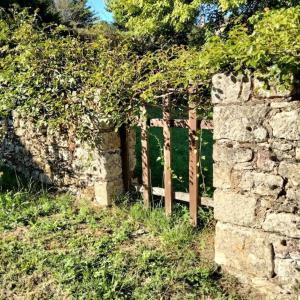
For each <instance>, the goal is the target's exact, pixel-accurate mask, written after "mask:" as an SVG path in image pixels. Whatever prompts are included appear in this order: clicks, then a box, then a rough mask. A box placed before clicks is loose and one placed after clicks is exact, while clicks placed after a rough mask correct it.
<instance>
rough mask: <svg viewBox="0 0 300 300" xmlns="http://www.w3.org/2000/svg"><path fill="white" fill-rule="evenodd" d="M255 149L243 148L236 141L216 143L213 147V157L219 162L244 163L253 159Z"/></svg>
mask: <svg viewBox="0 0 300 300" xmlns="http://www.w3.org/2000/svg"><path fill="white" fill-rule="evenodd" d="M252 157H253V151H252V150H251V149H249V148H241V147H239V146H238V144H234V143H226V144H225V143H224V144H220V143H216V144H215V145H214V149H213V159H214V161H218V162H228V163H232V164H234V163H242V162H248V161H251V160H252Z"/></svg>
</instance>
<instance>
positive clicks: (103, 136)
mask: <svg viewBox="0 0 300 300" xmlns="http://www.w3.org/2000/svg"><path fill="white" fill-rule="evenodd" d="M2 123H3V122H2ZM3 128H4V127H3ZM74 136H75V134H74V130H72V131H71V130H68V129H64V130H52V129H51V128H49V127H47V126H46V127H43V128H38V127H37V126H36V125H35V124H34V122H33V121H32V120H30V119H28V118H26V117H25V116H21V115H20V114H17V113H16V112H14V113H13V116H12V118H11V119H10V120H9V126H8V129H7V130H6V134H5V136H4V139H1V144H0V156H1V157H0V159H2V160H3V161H4V163H5V164H6V165H7V166H9V167H12V168H14V169H16V170H17V171H19V172H21V173H23V174H24V175H25V176H26V177H28V178H33V179H35V180H39V181H41V182H43V183H44V184H47V185H54V186H56V187H57V188H59V189H60V190H63V191H71V192H73V193H75V194H77V195H78V196H81V197H85V198H88V199H94V200H95V201H96V202H97V203H98V204H99V205H101V206H108V205H111V204H112V201H113V199H114V198H115V197H116V196H118V195H119V194H121V193H122V192H123V178H122V162H121V149H120V136H119V134H118V133H117V132H115V131H114V129H113V128H111V127H109V126H107V125H105V124H104V123H103V127H101V129H97V132H95V139H93V140H94V141H93V143H91V142H90V141H88V140H87V141H85V142H83V141H81V140H79V139H77V138H75V137H74ZM130 145H131V147H132V148H133V150H130V156H131V161H132V163H131V166H130V167H131V168H134V162H135V156H134V146H135V145H134V135H133V134H132V133H131V135H130Z"/></svg>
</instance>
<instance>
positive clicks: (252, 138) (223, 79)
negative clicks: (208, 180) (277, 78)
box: [212, 74, 300, 299]
mask: <svg viewBox="0 0 300 300" xmlns="http://www.w3.org/2000/svg"><path fill="white" fill-rule="evenodd" d="M291 96H292V92H291V91H287V90H285V91H282V90H279V89H276V87H271V88H270V89H269V90H265V89H264V88H263V84H262V83H261V82H260V81H258V80H257V79H253V78H248V77H246V76H242V75H239V76H234V75H232V74H229V75H226V74H217V75H215V76H214V78H213V89H212V102H213V104H214V139H215V145H214V152H213V158H214V186H215V188H216V190H215V193H214V203H215V218H216V219H217V221H218V223H217V228H216V237H215V261H216V262H217V263H218V264H220V265H221V266H222V267H223V268H224V269H225V270H227V271H229V272H230V273H232V274H234V275H235V276H237V277H239V278H240V279H241V280H242V281H245V282H247V283H249V284H251V285H252V286H254V287H256V288H258V289H260V290H261V291H262V292H264V293H265V295H266V299H298V297H299V296H300V101H299V100H294V99H293V98H292V97H291Z"/></svg>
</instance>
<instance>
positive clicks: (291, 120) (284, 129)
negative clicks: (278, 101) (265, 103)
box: [269, 104, 300, 141]
mask: <svg viewBox="0 0 300 300" xmlns="http://www.w3.org/2000/svg"><path fill="white" fill-rule="evenodd" d="M299 106H300V104H299ZM269 124H270V126H271V128H272V130H273V136H274V137H276V138H280V139H284V140H291V141H299V140H300V108H299V109H298V110H292V111H283V112H278V113H276V114H275V115H274V116H272V117H271V118H270V120H269Z"/></svg>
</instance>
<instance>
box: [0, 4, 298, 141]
mask: <svg viewBox="0 0 300 300" xmlns="http://www.w3.org/2000/svg"><path fill="white" fill-rule="evenodd" d="M132 3H134V2H132ZM176 3H177V2H176ZM179 3H181V2H180V1H179V2H178V3H177V4H178V5H179ZM182 3H183V2H182ZM191 3H193V2H190V4H191ZM224 3H225V2H224ZM232 3H233V2H232ZM237 3H240V2H237ZM227 4H228V5H229V2H228V1H227ZM178 7H180V6H178ZM224 8H226V6H224ZM174 9H175V8H174ZM178 9H179V10H180V11H181V12H183V11H184V9H183V10H181V9H180V8H178ZM36 18H37V17H36V15H32V14H29V13H28V11H27V10H22V11H16V10H13V11H11V12H10V13H9V14H5V15H3V18H2V19H1V21H0V58H1V59H0V70H1V72H0V114H1V115H7V114H9V113H10V112H11V110H14V109H17V110H19V111H20V112H22V113H24V114H26V115H27V116H28V117H30V118H32V119H33V120H35V121H36V123H37V125H42V124H45V123H47V124H48V125H49V126H53V127H68V126H76V127H77V128H78V130H77V132H78V134H79V135H80V136H81V137H82V138H88V139H90V138H93V137H94V136H95V130H97V129H99V128H100V127H101V124H102V122H103V120H104V121H105V120H106V121H109V122H111V123H112V124H114V125H115V126H116V127H118V126H120V125H121V124H122V123H134V122H135V121H136V119H137V117H138V116H139V114H140V107H141V106H142V105H144V104H145V103H151V104H155V103H156V104H157V103H159V101H160V100H161V96H162V95H163V94H165V93H167V92H170V91H172V92H173V93H174V95H175V97H174V98H176V99H178V100H180V101H181V102H186V101H187V97H186V89H187V87H188V86H189V85H190V84H193V85H194V86H195V87H196V88H197V89H198V95H199V97H198V100H199V104H201V106H202V107H206V106H209V104H208V103H209V101H208V100H209V99H210V96H209V89H210V84H211V77H212V76H213V75H214V74H215V73H217V72H237V73H249V74H255V75H256V76H259V77H261V78H262V79H264V80H271V81H275V82H277V83H281V84H283V85H286V86H288V85H291V84H293V82H294V81H295V80H296V79H297V76H298V75H299V69H300V68H299V67H300V6H292V7H285V8H279V9H269V10H268V9H267V10H264V11H259V12H257V13H256V14H254V15H253V16H252V17H251V18H249V19H248V20H247V22H245V23H243V22H237V23H236V24H232V23H231V25H230V28H226V30H225V31H219V32H217V33H215V34H211V35H208V36H207V37H206V42H205V43H204V44H203V45H197V46H181V45H173V46H161V47H160V49H158V50H156V51H148V52H145V51H142V52H141V51H139V50H138V49H140V43H142V42H141V40H139V39H136V37H134V36H131V35H128V34H127V33H126V32H125V33H124V32H121V31H118V30H117V29H115V28H113V27H111V26H108V25H105V24H98V25H95V26H93V27H92V28H90V29H85V30H77V31H74V30H70V29H69V28H67V27H65V26H63V25H60V26H57V25H49V24H48V25H46V26H44V27H41V26H40V25H39V26H38V25H37V20H36ZM181 20H183V23H184V22H185V21H184V20H186V19H185V17H184V15H183V16H182V19H181ZM170 22H171V24H172V21H170ZM175 23H176V22H175ZM175 23H174V24H175ZM183 23H182V24H183ZM177 25H178V26H179V27H178V29H179V30H180V26H181V25H180V22H179V23H178V24H177ZM177 25H176V26H177ZM174 28H175V27H174ZM175 30H177V29H176V28H175ZM204 111H206V113H207V114H210V110H209V108H208V109H207V110H205V109H204Z"/></svg>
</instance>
